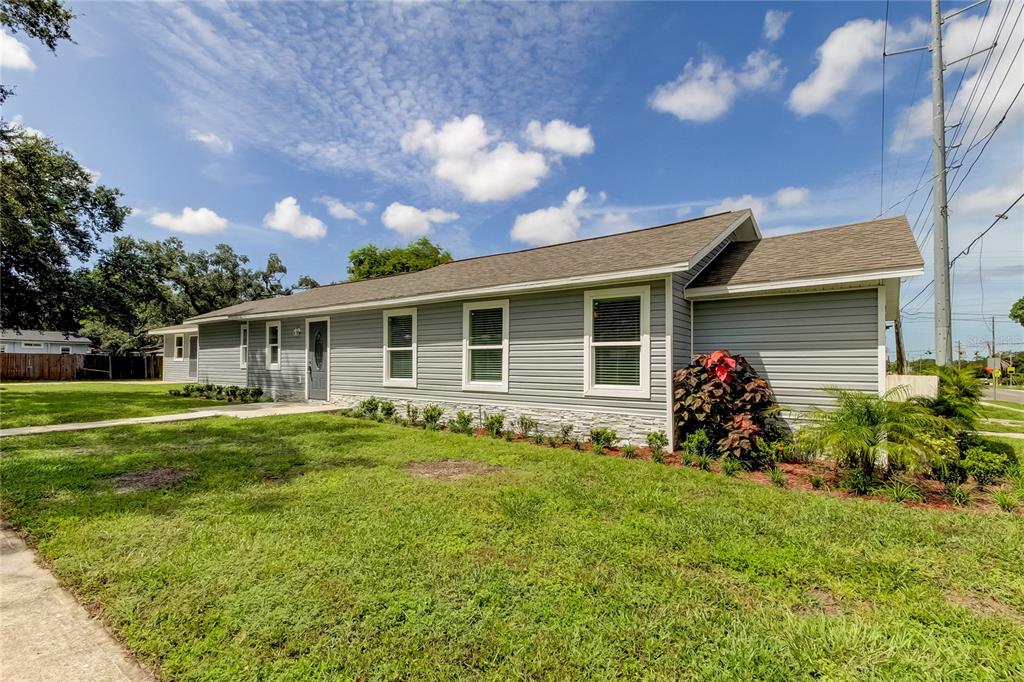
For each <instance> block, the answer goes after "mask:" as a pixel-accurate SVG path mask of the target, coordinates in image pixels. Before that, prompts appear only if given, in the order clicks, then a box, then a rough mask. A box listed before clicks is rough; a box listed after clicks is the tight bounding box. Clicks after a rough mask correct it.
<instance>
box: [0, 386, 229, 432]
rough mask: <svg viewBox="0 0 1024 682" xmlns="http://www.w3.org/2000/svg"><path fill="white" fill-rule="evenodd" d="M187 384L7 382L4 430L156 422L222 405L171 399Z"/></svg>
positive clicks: (1, 395)
mask: <svg viewBox="0 0 1024 682" xmlns="http://www.w3.org/2000/svg"><path fill="white" fill-rule="evenodd" d="M182 385H183V384H165V383H161V382H159V381H140V382H139V383H133V384H120V383H111V382H106V381H64V382H54V383H38V384H37V383H29V382H26V383H18V382H13V383H5V384H3V385H2V386H0V428H5V429H13V428H15V427H19V426H44V425H47V424H67V423H69V422H94V421H103V420H105V419H122V418H126V417H150V416H152V415H156V414H170V413H172V412H185V411H186V410H189V409H191V408H193V407H213V406H215V405H217V404H218V403H213V402H211V401H209V400H199V399H195V398H174V397H172V396H170V395H168V394H167V391H168V390H169V389H172V388H181V386H182Z"/></svg>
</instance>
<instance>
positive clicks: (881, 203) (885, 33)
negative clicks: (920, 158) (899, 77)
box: [878, 0, 889, 214]
mask: <svg viewBox="0 0 1024 682" xmlns="http://www.w3.org/2000/svg"><path fill="white" fill-rule="evenodd" d="M888 41H889V0H885V25H884V28H883V29H882V125H881V132H882V153H881V168H880V169H879V172H878V211H879V213H880V214H881V213H884V212H885V58H886V55H885V48H886V47H887V46H888Z"/></svg>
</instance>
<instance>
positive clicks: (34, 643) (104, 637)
mask: <svg viewBox="0 0 1024 682" xmlns="http://www.w3.org/2000/svg"><path fill="white" fill-rule="evenodd" d="M0 679H3V680H4V682H37V681H38V682H44V681H45V682H49V681H50V680H60V681H61V682H78V681H79V680H81V682H93V681H95V680H103V681H110V682H122V681H126V682H136V681H142V680H147V681H149V680H153V679H154V678H153V677H152V676H151V675H150V674H149V673H148V672H147V671H146V670H145V669H144V668H143V667H142V666H141V665H139V663H138V662H137V661H136V660H135V659H134V658H133V657H132V656H131V655H130V654H128V653H127V652H126V651H125V650H124V649H123V648H122V647H121V645H120V644H118V643H117V641H116V640H115V639H114V638H113V637H112V636H111V635H110V633H109V632H107V630H106V629H105V628H104V627H103V624H102V623H100V622H99V621H98V620H96V619H95V618H92V617H90V616H89V614H88V613H87V612H86V610H85V609H84V608H82V605H81V604H79V603H78V602H77V601H76V600H75V598H74V597H72V596H71V594H69V593H68V592H67V591H66V590H64V589H63V588H61V586H60V585H58V584H57V580H56V579H55V578H54V577H53V576H52V575H51V574H50V572H49V571H47V570H46V569H45V568H43V567H42V566H40V565H39V564H38V563H37V562H36V561H35V553H34V552H33V551H32V550H31V549H29V548H28V546H27V545H26V544H25V543H24V541H22V539H21V538H19V537H18V535H17V534H16V533H15V532H14V531H13V530H12V529H11V527H10V525H8V524H7V523H6V522H4V521H0Z"/></svg>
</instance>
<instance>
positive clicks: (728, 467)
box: [722, 457, 743, 476]
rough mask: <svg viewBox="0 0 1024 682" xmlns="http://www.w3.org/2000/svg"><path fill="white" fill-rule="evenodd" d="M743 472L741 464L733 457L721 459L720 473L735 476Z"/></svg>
mask: <svg viewBox="0 0 1024 682" xmlns="http://www.w3.org/2000/svg"><path fill="white" fill-rule="evenodd" d="M742 470H743V462H741V461H740V460H738V459H736V458H735V457H723V458H722V473H724V474H725V475H726V476H735V475H736V474H738V473H739V472H740V471H742Z"/></svg>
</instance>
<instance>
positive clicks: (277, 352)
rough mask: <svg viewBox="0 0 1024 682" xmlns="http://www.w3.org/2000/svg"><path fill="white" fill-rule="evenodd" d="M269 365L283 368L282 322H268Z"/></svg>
mask: <svg viewBox="0 0 1024 682" xmlns="http://www.w3.org/2000/svg"><path fill="white" fill-rule="evenodd" d="M267 367H268V368H269V369H280V368H281V323H280V322H268V323H267Z"/></svg>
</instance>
